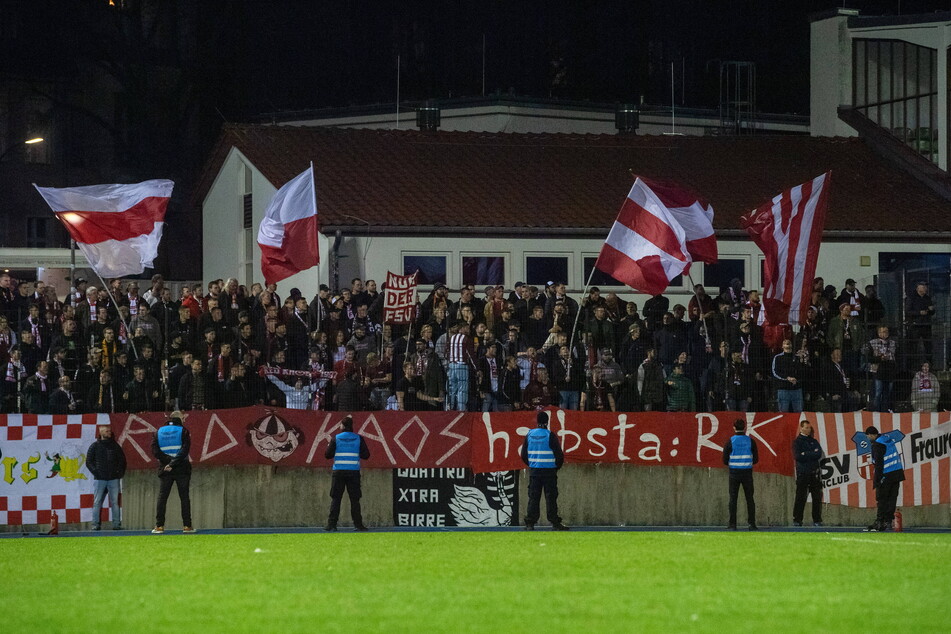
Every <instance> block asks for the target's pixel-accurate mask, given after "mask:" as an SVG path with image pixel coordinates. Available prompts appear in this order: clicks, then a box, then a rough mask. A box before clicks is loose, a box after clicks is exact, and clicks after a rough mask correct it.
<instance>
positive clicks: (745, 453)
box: [730, 434, 753, 469]
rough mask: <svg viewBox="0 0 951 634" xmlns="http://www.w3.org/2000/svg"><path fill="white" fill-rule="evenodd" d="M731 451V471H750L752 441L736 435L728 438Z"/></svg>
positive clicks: (741, 435)
mask: <svg viewBox="0 0 951 634" xmlns="http://www.w3.org/2000/svg"><path fill="white" fill-rule="evenodd" d="M730 444H731V448H732V451H730V468H731V469H752V468H753V441H752V440H750V437H749V436H745V435H743V434H736V435H734V436H733V437H732V438H730Z"/></svg>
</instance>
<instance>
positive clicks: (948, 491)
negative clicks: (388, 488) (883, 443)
mask: <svg viewBox="0 0 951 634" xmlns="http://www.w3.org/2000/svg"><path fill="white" fill-rule="evenodd" d="M803 418H805V419H808V420H810V421H812V422H813V424H814V426H815V430H816V439H817V440H818V441H819V444H821V445H822V448H823V450H824V451H825V458H824V459H823V461H822V485H823V494H822V499H823V502H826V503H828V504H842V505H845V506H856V507H860V508H871V507H874V506H875V492H874V490H873V488H872V465H871V455H870V454H869V453H868V452H865V451H863V450H862V448H861V443H862V441H863V440H866V438H865V428H866V427H868V426H869V425H873V426H875V427H876V428H877V429H878V431H879V432H881V433H883V434H885V433H888V432H901V433H902V434H904V437H903V438H902V440H901V443H900V444H899V451H900V452H901V457H902V463H903V464H904V466H905V481H904V482H902V486H901V497H900V498H899V500H898V504H899V506H928V505H930V504H948V503H951V414H948V413H947V412H940V413H938V412H933V413H913V414H879V413H876V412H849V413H847V414H803Z"/></svg>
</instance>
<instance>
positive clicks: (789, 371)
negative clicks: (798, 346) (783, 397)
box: [771, 352, 803, 390]
mask: <svg viewBox="0 0 951 634" xmlns="http://www.w3.org/2000/svg"><path fill="white" fill-rule="evenodd" d="M802 370H803V367H802V364H801V363H799V359H797V358H796V355H794V354H793V353H791V352H780V353H779V354H777V355H776V356H774V357H773V364H772V368H771V373H772V375H773V384H774V385H775V386H776V389H777V390H799V389H802V375H803V371H802ZM789 377H792V378H794V379H796V383H795V384H794V383H791V382H790V381H789V380H788V378H789Z"/></svg>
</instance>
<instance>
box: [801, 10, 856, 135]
mask: <svg viewBox="0 0 951 634" xmlns="http://www.w3.org/2000/svg"><path fill="white" fill-rule="evenodd" d="M857 14H858V11H856V10H855V9H839V11H838V14H837V15H834V16H832V17H828V18H825V19H823V20H817V21H815V22H813V23H812V25H811V29H810V32H811V37H810V66H809V78H810V93H809V114H810V119H811V122H810V133H811V134H812V136H855V135H856V132H855V130H854V129H852V128H851V127H850V126H848V125H846V124H845V123H844V122H842V121H841V120H839V114H838V108H839V106H840V105H851V104H852V39H851V37H850V35H849V29H848V16H849V15H857Z"/></svg>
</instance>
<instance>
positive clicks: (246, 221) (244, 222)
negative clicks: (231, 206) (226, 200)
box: [241, 194, 252, 229]
mask: <svg viewBox="0 0 951 634" xmlns="http://www.w3.org/2000/svg"><path fill="white" fill-rule="evenodd" d="M241 202H242V209H241V213H242V216H243V217H242V219H241V226H242V227H243V228H245V229H250V228H251V211H252V208H251V202H252V201H251V194H245V195H244V196H242V201H241Z"/></svg>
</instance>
